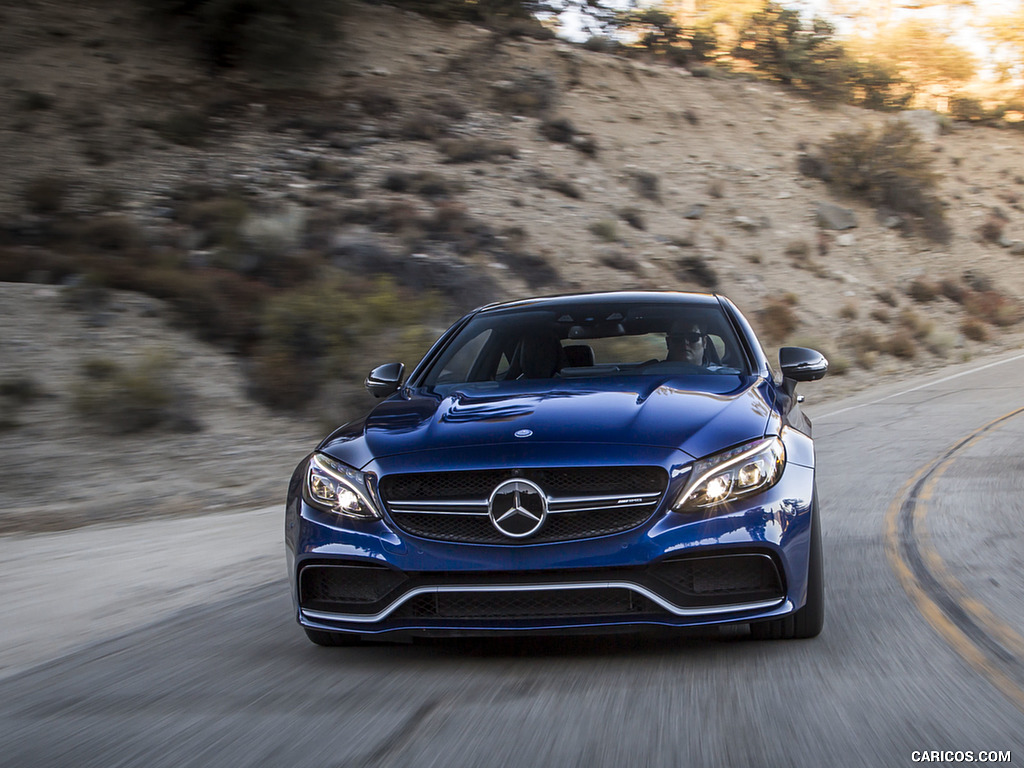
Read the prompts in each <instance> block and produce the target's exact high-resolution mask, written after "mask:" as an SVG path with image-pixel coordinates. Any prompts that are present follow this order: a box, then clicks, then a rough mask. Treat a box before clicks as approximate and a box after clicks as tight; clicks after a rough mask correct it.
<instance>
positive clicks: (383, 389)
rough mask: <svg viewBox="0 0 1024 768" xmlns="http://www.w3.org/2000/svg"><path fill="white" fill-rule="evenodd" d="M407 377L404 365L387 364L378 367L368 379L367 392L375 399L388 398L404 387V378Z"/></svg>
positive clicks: (371, 372)
mask: <svg viewBox="0 0 1024 768" xmlns="http://www.w3.org/2000/svg"><path fill="white" fill-rule="evenodd" d="M404 375H405V365H404V364H403V363H385V364H384V365H378V366H377V367H376V368H374V369H373V370H372V371H370V373H369V375H368V376H367V377H366V391H367V392H369V393H370V394H371V395H373V396H374V397H377V398H380V397H387V396H388V395H390V394H391V393H393V392H397V391H398V388H399V387H400V386H402V377H403V376H404Z"/></svg>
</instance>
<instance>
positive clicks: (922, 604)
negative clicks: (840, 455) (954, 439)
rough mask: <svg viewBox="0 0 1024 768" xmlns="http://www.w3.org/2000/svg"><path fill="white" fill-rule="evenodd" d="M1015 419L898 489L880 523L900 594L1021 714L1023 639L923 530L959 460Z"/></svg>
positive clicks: (962, 445)
mask: <svg viewBox="0 0 1024 768" xmlns="http://www.w3.org/2000/svg"><path fill="white" fill-rule="evenodd" d="M1020 413H1024V408H1018V409H1017V410H1015V411H1011V412H1010V413H1007V414H1005V415H1003V416H1000V417H999V418H998V419H994V420H993V421H990V422H989V423H988V424H985V425H984V426H982V427H980V428H978V429H977V430H975V431H974V432H972V433H971V434H970V435H968V436H967V437H965V438H964V439H963V440H961V441H960V442H958V443H957V444H956V445H954V446H953V447H952V448H950V449H949V450H948V451H946V453H945V454H944V455H942V456H940V457H939V458H938V459H936V460H935V461H932V462H930V463H929V464H926V465H925V466H923V467H921V468H920V469H919V470H918V471H917V472H916V473H915V474H914V476H913V477H911V478H910V480H908V481H907V482H906V484H905V485H904V486H903V487H902V488H901V489H900V492H899V494H898V495H897V497H896V498H895V499H894V500H893V502H892V504H891V505H890V506H889V510H888V512H887V513H886V517H885V549H886V554H887V555H888V558H889V564H890V565H891V566H892V569H893V570H894V571H895V572H896V575H897V576H898V577H899V580H900V583H901V584H902V585H903V589H904V590H906V592H907V594H908V595H909V596H910V598H911V599H912V600H913V601H914V604H915V605H916V606H917V608H918V610H919V611H920V612H921V614H922V615H923V616H924V617H925V619H927V621H928V623H929V624H931V625H932V627H934V628H935V629H936V631H938V633H939V634H940V635H941V636H942V637H943V638H945V640H946V642H948V643H949V644H950V646H951V647H952V648H953V650H954V651H956V653H957V654H959V655H960V656H961V657H962V658H963V659H964V660H965V661H967V662H968V663H969V664H970V665H971V666H972V667H974V668H975V669H976V670H978V671H979V672H981V674H983V675H984V676H985V677H986V678H988V680H989V681H990V682H991V683H992V684H993V685H994V686H996V688H998V689H999V690H1000V691H1002V693H1003V694H1004V695H1005V696H1006V697H1007V698H1008V699H1010V701H1012V702H1013V703H1014V704H1015V705H1016V707H1017V708H1018V709H1020V710H1021V711H1022V712H1024V637H1021V636H1020V635H1019V634H1018V633H1017V632H1016V631H1015V630H1014V629H1013V628H1012V627H1010V626H1009V625H1007V624H1006V623H1005V622H1003V621H1002V620H1001V619H999V617H997V616H996V615H995V614H994V613H992V611H990V610H989V609H988V608H987V607H985V606H984V605H983V604H982V603H980V602H979V601H978V600H977V599H975V598H974V597H972V596H971V595H970V594H969V593H968V592H967V590H966V589H965V588H964V586H963V584H961V583H960V582H959V581H958V580H957V579H956V578H955V577H954V576H953V575H952V574H951V573H950V571H949V569H948V568H947V567H946V564H945V563H944V562H943V560H942V558H941V557H940V556H939V553H938V552H937V551H936V550H935V548H934V547H933V546H932V543H931V537H930V536H929V535H928V530H927V528H926V526H925V518H926V516H927V514H928V502H929V501H930V500H931V498H932V495H933V494H934V492H935V487H936V485H937V484H938V482H939V479H940V478H941V477H942V475H943V474H945V472H946V471H947V470H948V469H949V468H950V467H951V466H952V465H953V464H954V463H955V462H956V461H957V459H958V458H959V456H960V454H962V453H963V452H964V451H966V450H967V449H968V448H970V447H971V446H972V445H974V444H975V443H977V442H978V441H980V440H981V439H982V438H983V437H984V436H985V435H986V434H987V433H988V432H990V431H991V430H993V429H995V428H996V427H998V426H1001V425H1002V424H1004V423H1005V422H1007V421H1008V420H1010V419H1012V418H1013V417H1014V416H1017V415H1018V414H1020Z"/></svg>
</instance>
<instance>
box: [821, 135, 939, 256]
mask: <svg viewBox="0 0 1024 768" xmlns="http://www.w3.org/2000/svg"><path fill="white" fill-rule="evenodd" d="M822 159H823V162H824V166H825V168H826V172H827V176H826V179H827V181H828V183H829V185H830V186H831V187H832V188H833V189H835V190H836V191H837V192H839V193H841V194H845V195H849V196H851V197H856V198H860V199H862V200H865V201H867V202H869V203H871V204H872V205H874V206H876V207H878V208H885V209H888V210H891V211H895V212H897V213H908V214H910V215H912V216H914V217H915V218H916V219H917V220H918V222H919V223H920V227H921V231H922V233H923V234H924V235H925V236H927V237H929V238H931V239H933V240H937V241H941V242H945V241H947V240H948V239H949V236H950V230H949V226H948V224H947V223H946V218H945V211H944V205H943V202H942V201H941V200H940V199H939V198H938V197H937V196H936V189H937V187H938V181H939V177H938V174H937V173H936V172H935V171H934V170H933V165H934V160H933V153H931V152H929V151H928V148H927V147H926V146H925V144H924V142H922V140H921V138H920V136H919V135H918V133H917V132H916V131H915V130H914V129H913V128H911V127H909V126H907V125H906V124H904V123H902V122H899V121H892V122H889V123H888V124H887V125H885V126H884V127H883V128H881V129H880V130H877V131H875V130H872V129H870V128H865V129H863V130H861V131H855V132H840V133H835V134H833V135H832V136H831V138H829V140H828V141H827V142H826V143H825V144H824V145H823V147H822Z"/></svg>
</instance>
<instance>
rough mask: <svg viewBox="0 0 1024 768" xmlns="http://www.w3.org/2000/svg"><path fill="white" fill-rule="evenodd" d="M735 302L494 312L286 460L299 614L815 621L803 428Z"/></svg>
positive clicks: (788, 627)
mask: <svg viewBox="0 0 1024 768" xmlns="http://www.w3.org/2000/svg"><path fill="white" fill-rule="evenodd" d="M778 362H779V365H778V366H777V367H776V366H775V365H774V363H773V362H770V361H769V360H768V358H767V357H766V355H765V353H764V351H763V350H762V348H761V345H760V344H759V342H758V340H757V338H756V337H755V335H754V332H753V330H752V329H751V327H750V325H749V324H748V322H747V321H746V320H745V319H744V317H743V316H742V315H741V314H740V312H739V311H738V310H737V308H736V307H735V306H734V305H733V304H732V302H730V301H729V300H728V299H726V298H724V297H722V296H717V295H709V294H694V293H674V292H632V293H628V292H619V293H594V294H586V295H569V296H556V297H546V298H538V299H530V300H523V301H512V302H506V303H501V304H491V305H488V306H485V307H481V308H480V309H477V310H475V311H473V312H471V313H469V314H468V315H466V316H465V317H463V318H461V319H460V320H459V321H458V322H456V323H455V324H454V325H453V326H452V327H451V328H449V329H448V331H446V332H445V333H444V334H443V335H442V336H441V337H440V338H439V339H438V341H437V342H436V343H435V344H434V345H433V347H432V348H431V349H430V350H429V351H428V352H427V354H426V355H425V356H424V358H423V359H422V360H421V361H420V362H419V364H418V365H417V366H416V367H415V368H414V369H413V370H412V372H411V373H410V374H409V375H408V377H406V376H405V369H404V366H403V365H402V364H401V363H387V364H384V365H381V366H379V367H377V368H375V369H374V370H373V371H371V373H370V374H369V377H368V378H367V379H366V386H367V388H368V389H369V391H370V393H371V394H373V395H374V396H376V397H377V398H382V401H381V402H380V403H379V404H377V406H376V407H375V408H373V410H371V411H370V412H369V413H368V414H367V415H366V416H365V417H364V418H362V419H359V420H358V421H353V422H351V423H349V424H346V425H344V426H342V427H340V428H339V429H337V430H336V431H334V432H333V433H332V434H331V435H329V436H328V437H327V438H326V439H324V440H323V442H321V443H320V444H319V445H318V446H317V447H316V450H314V451H313V452H312V453H311V454H310V455H309V456H307V457H306V458H304V459H303V460H302V462H301V463H300V464H299V466H298V468H297V469H296V470H295V473H294V475H293V476H292V478H291V483H290V485H289V489H288V501H287V509H286V522H285V538H286V544H287V557H288V566H289V573H290V579H291V591H292V599H293V604H294V609H295V615H296V617H297V619H298V622H299V624H300V625H301V626H302V627H303V629H304V630H305V632H306V634H307V636H308V637H309V639H310V640H312V641H313V642H314V643H317V644H320V645H343V644H348V643H351V642H355V641H357V640H359V639H360V638H361V637H377V638H385V639H386V638H403V639H404V638H408V637H409V636H412V637H416V636H431V635H448V636H465V635H493V634H502V633H515V632H527V633H570V632H578V631H590V632H615V631H622V630H627V631H630V630H639V629H644V628H650V627H694V626H707V625H718V624H748V625H749V626H750V634H751V635H752V636H754V637H762V638H804V637H813V636H815V635H817V634H818V633H819V632H820V631H821V627H822V621H823V617H824V600H823V591H822V551H821V526H820V523H819V516H818V508H817V498H816V494H815V465H814V448H813V444H812V441H811V428H810V423H809V421H808V420H807V418H806V417H805V416H804V415H803V414H802V413H801V410H800V405H799V402H800V400H801V398H800V397H798V396H797V395H796V393H795V386H796V383H797V382H801V381H810V380H814V379H819V378H821V377H822V376H823V375H825V372H826V370H827V368H828V362H827V361H826V360H825V358H824V357H823V356H822V355H821V354H819V353H818V352H815V351H813V350H810V349H804V348H800V347H783V348H782V349H781V350H780V352H779V361H778Z"/></svg>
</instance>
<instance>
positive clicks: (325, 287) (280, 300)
mask: <svg viewBox="0 0 1024 768" xmlns="http://www.w3.org/2000/svg"><path fill="white" fill-rule="evenodd" d="M436 311H437V302H436V300H435V299H434V298H432V297H429V296H428V297H427V298H423V297H420V296H416V295H414V294H412V293H410V292H409V291H407V290H404V289H401V288H398V287H396V286H395V284H394V282H393V281H392V280H391V279H390V278H387V277H380V278H378V279H376V280H373V281H367V280H362V279H358V278H353V277H351V276H349V275H345V274H343V273H341V272H330V273H328V274H326V275H325V276H324V277H323V278H322V279H320V280H318V281H316V282H315V283H310V284H308V285H305V286H302V287H299V288H296V289H294V290H291V291H286V292H284V293H281V294H279V295H277V296H275V297H273V298H271V299H270V300H269V301H268V302H267V304H266V308H265V310H264V312H263V315H262V318H261V328H262V341H261V342H260V344H259V345H258V347H257V348H256V351H255V354H254V356H253V362H252V368H251V374H250V379H251V383H252V386H253V391H254V394H255V395H256V396H257V397H259V398H260V399H261V400H263V401H264V402H266V403H268V404H269V405H272V406H275V407H278V408H287V409H293V410H302V409H304V408H305V407H306V406H308V405H309V404H311V403H312V401H313V400H314V399H315V397H316V395H317V393H318V392H319V391H320V389H321V387H322V386H323V385H324V384H325V383H327V382H328V381H344V382H346V383H347V384H349V385H350V386H351V387H352V388H353V389H354V388H357V387H358V386H359V384H360V383H361V382H362V380H363V377H365V375H366V373H367V372H368V369H369V368H370V367H371V366H372V365H373V364H375V363H377V362H388V361H389V360H399V361H402V362H405V363H406V365H408V366H411V365H412V364H413V363H415V362H416V361H417V360H418V359H419V357H420V356H421V355H422V354H423V353H424V352H425V351H426V349H427V347H428V346H429V343H430V338H431V336H432V334H433V332H432V331H431V330H430V326H429V322H428V318H430V317H432V316H434V315H435V314H436ZM364 369H365V370H364Z"/></svg>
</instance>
